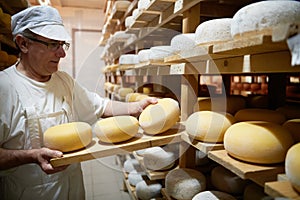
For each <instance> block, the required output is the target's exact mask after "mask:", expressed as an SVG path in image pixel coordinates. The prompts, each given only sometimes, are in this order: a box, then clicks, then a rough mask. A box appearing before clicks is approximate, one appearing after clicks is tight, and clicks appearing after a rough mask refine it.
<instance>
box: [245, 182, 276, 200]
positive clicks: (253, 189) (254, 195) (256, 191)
mask: <svg viewBox="0 0 300 200" xmlns="http://www.w3.org/2000/svg"><path fill="white" fill-rule="evenodd" d="M254 199H255V200H268V199H269V200H271V199H273V198H271V197H269V196H268V195H266V194H265V192H264V188H263V187H261V186H259V185H256V184H255V183H251V184H249V185H247V186H246V188H245V190H244V194H243V200H254Z"/></svg>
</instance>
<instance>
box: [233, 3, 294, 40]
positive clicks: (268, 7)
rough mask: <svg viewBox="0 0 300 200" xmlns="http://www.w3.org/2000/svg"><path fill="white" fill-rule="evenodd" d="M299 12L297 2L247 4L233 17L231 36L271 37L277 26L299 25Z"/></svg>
mask: <svg viewBox="0 0 300 200" xmlns="http://www.w3.org/2000/svg"><path fill="white" fill-rule="evenodd" d="M299 10H300V2H297V1H261V2H257V3H252V4H249V5H247V6H245V7H243V8H241V9H240V10H239V11H237V12H236V13H235V15H234V16H233V20H232V24H231V35H232V36H233V37H241V36H242V37H243V36H247V35H254V34H258V33H263V34H265V35H266V34H268V35H272V30H273V28H274V27H276V26H278V25H281V24H291V23H297V22H298V23H299V21H300V12H299Z"/></svg>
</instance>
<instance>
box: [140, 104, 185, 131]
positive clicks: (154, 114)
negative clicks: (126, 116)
mask: <svg viewBox="0 0 300 200" xmlns="http://www.w3.org/2000/svg"><path fill="white" fill-rule="evenodd" d="M179 115H180V109H179V105H178V102H177V101H175V100H174V99H171V98H163V99H158V102H157V104H151V105H149V106H147V107H146V108H145V109H144V110H143V112H142V113H141V115H140V117H139V124H140V126H141V127H142V128H143V130H144V131H145V132H146V133H148V134H151V135H156V134H160V133H162V132H165V131H167V130H168V129H170V128H171V127H172V126H174V125H175V124H176V122H177V121H178V120H179Z"/></svg>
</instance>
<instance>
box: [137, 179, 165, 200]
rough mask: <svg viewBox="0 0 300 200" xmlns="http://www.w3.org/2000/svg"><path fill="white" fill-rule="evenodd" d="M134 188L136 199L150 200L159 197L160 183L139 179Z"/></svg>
mask: <svg viewBox="0 0 300 200" xmlns="http://www.w3.org/2000/svg"><path fill="white" fill-rule="evenodd" d="M135 189H136V196H137V197H138V199H140V200H150V199H154V198H158V197H161V189H162V185H161V184H160V183H158V182H155V181H147V182H146V181H140V182H139V183H138V184H136V187H135Z"/></svg>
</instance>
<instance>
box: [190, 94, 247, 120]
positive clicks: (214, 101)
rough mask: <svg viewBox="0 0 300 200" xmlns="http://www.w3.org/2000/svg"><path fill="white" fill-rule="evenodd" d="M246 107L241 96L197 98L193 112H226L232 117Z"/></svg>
mask: <svg viewBox="0 0 300 200" xmlns="http://www.w3.org/2000/svg"><path fill="white" fill-rule="evenodd" d="M245 107H246V100H245V98H244V97H242V96H235V95H232V96H227V97H213V98H199V99H198V103H197V104H196V106H195V108H194V111H198V110H199V111H204V110H209V111H214V112H227V113H230V114H232V115H234V114H235V113H236V112H237V111H239V110H241V109H244V108H245Z"/></svg>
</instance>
